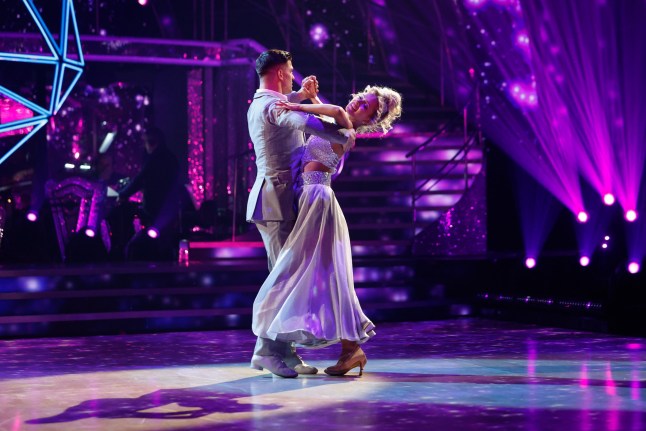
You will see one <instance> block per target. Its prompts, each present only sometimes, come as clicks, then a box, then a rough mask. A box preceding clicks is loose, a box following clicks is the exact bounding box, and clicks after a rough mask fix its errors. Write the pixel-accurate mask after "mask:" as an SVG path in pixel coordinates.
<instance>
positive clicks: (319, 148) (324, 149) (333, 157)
mask: <svg viewBox="0 0 646 431" xmlns="http://www.w3.org/2000/svg"><path fill="white" fill-rule="evenodd" d="M339 160H340V157H339V156H338V154H336V153H335V152H334V150H332V145H331V144H330V142H328V141H326V140H325V139H322V138H319V137H318V136H314V135H312V136H310V138H309V139H308V140H307V144H306V146H305V151H304V152H303V158H302V159H301V162H302V164H303V165H304V164H305V163H307V162H319V163H322V164H324V165H325V166H326V167H328V168H329V169H330V175H331V174H334V173H335V172H336V168H337V166H338V165H339Z"/></svg>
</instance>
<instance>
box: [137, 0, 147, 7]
mask: <svg viewBox="0 0 646 431" xmlns="http://www.w3.org/2000/svg"><path fill="white" fill-rule="evenodd" d="M137 3H139V4H140V5H142V6H146V5H147V4H148V0H137Z"/></svg>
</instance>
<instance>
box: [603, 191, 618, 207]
mask: <svg viewBox="0 0 646 431" xmlns="http://www.w3.org/2000/svg"><path fill="white" fill-rule="evenodd" d="M603 203H604V204H606V205H608V206H610V205H612V204H614V203H615V196H614V195H613V194H612V193H606V194H605V195H603Z"/></svg>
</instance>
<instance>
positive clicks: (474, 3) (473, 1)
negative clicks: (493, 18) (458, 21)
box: [466, 0, 487, 7]
mask: <svg viewBox="0 0 646 431" xmlns="http://www.w3.org/2000/svg"><path fill="white" fill-rule="evenodd" d="M485 3H487V0H467V1H466V5H467V6H470V7H481V6H484V5H485Z"/></svg>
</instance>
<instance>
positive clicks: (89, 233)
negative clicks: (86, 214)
mask: <svg viewBox="0 0 646 431" xmlns="http://www.w3.org/2000/svg"><path fill="white" fill-rule="evenodd" d="M85 235H86V236H88V237H90V238H94V236H95V235H96V231H95V230H94V229H92V228H91V227H89V226H88V227H86V228H85Z"/></svg>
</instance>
